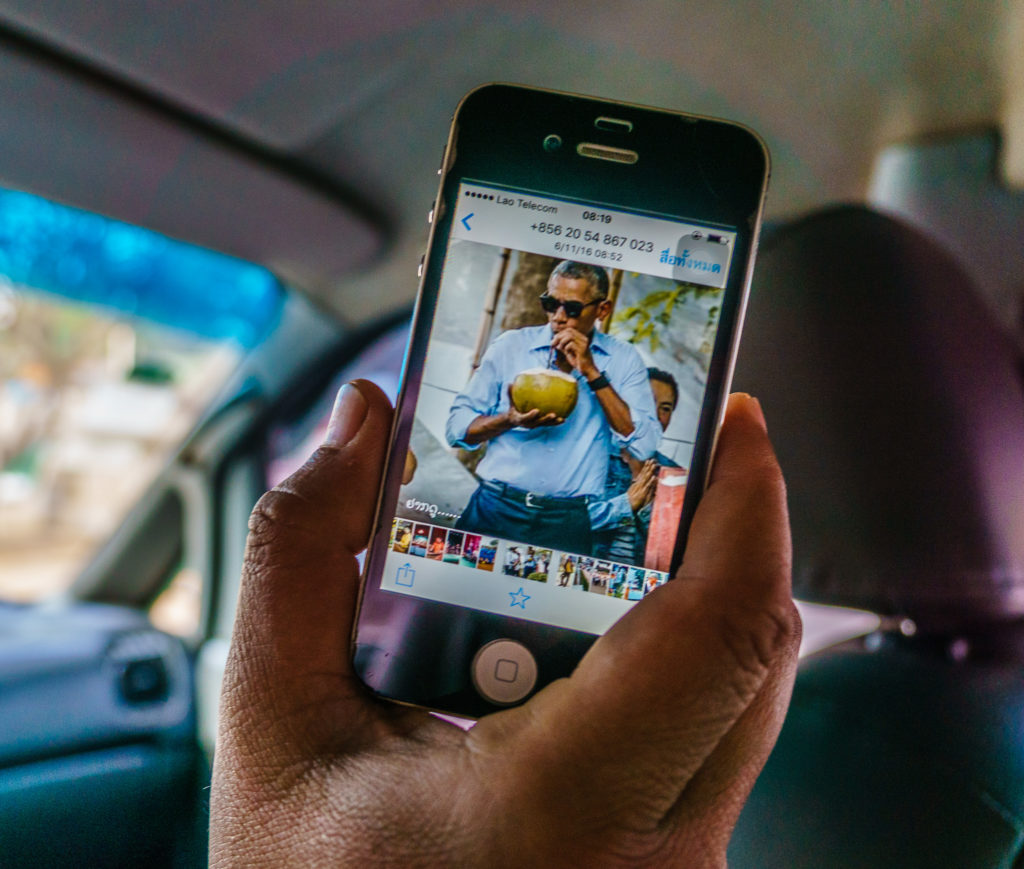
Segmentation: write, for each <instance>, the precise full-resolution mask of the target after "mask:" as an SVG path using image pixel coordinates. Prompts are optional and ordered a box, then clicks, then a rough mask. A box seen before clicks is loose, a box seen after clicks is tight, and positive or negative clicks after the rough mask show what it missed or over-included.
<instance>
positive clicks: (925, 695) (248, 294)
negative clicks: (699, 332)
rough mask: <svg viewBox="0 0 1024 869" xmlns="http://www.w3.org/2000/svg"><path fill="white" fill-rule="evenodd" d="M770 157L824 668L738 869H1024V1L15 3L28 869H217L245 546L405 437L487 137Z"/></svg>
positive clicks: (21, 859)
mask: <svg viewBox="0 0 1024 869" xmlns="http://www.w3.org/2000/svg"><path fill="white" fill-rule="evenodd" d="M490 81H509V82H517V83H522V84H527V85H533V86H537V87H545V88H551V89H556V90H563V91H570V92H578V93H585V94H593V95H597V96H603V97H610V98H613V99H619V100H623V101H628V102H634V103H641V104H646V105H652V106H664V107H668V108H673V109H679V110H685V111H690V112H694V113H697V114H702V115H709V116H715V117H723V118H728V119H731V120H736V121H740V122H742V123H744V124H747V125H749V126H750V127H752V128H754V129H755V130H757V131H758V132H759V133H760V134H761V135H762V136H763V137H764V139H765V141H766V143H767V145H768V148H769V150H770V152H771V155H772V179H771V183H770V188H769V194H768V205H767V211H766V225H765V227H764V231H763V233H762V239H761V246H760V253H759V258H758V262H757V265H756V268H755V273H754V278H753V284H752V290H751V297H750V303H749V308H748V312H747V319H746V325H745V329H744V337H743V340H742V342H741V345H740V353H739V361H738V365H737V370H736V375H735V379H734V388H735V389H738V390H742V391H746V392H750V393H751V394H754V395H756V396H758V397H759V399H760V400H761V402H762V405H763V406H764V409H765V414H766V417H767V421H768V429H769V432H770V433H771V435H772V438H773V441H774V443H775V446H776V449H777V452H778V455H779V459H780V463H781V465H782V468H783V471H784V473H785V475H786V479H787V486H788V499H789V509H790V516H791V522H792V530H793V542H794V577H793V578H794V594H795V596H796V597H797V599H798V605H799V607H800V609H801V613H802V615H803V617H804V623H805V637H804V645H803V647H802V655H803V657H802V662H801V667H800V671H799V673H798V676H797V682H796V688H795V690H794V695H793V701H792V705H791V708H790V712H789V716H788V719H787V722H786V725H785V726H784V728H783V731H782V734H781V736H780V738H779V742H778V745H777V747H776V749H775V751H774V753H773V755H772V756H771V758H770V759H769V762H768V765H767V767H766V768H765V771H764V773H763V774H762V776H761V778H760V779H759V781H758V783H757V785H756V786H755V789H754V791H753V794H752V796H751V798H750V800H749V802H748V804H747V806H746V808H745V810H744V812H743V814H742V816H741V818H740V822H739V825H738V827H737V831H736V834H735V836H734V839H733V841H732V846H731V850H730V854H729V858H730V865H733V866H736V867H747V866H749V867H803V866H807V867H812V866H814V867H820V866H829V867H868V866H871V867H889V866H893V867H918V866H920V867H939V866H949V867H989V866H991V867H1014V866H1022V865H1024V799H1022V796H1021V795H1022V794H1024V713H1022V710H1024V681H1022V679H1021V673H1022V672H1024V243H1022V241H1024V2H1022V0H1005V2H1001V3H993V2H983V0H965V2H958V3H953V2H948V0H940V2H935V3H929V4H923V5H922V6H921V7H920V8H918V7H908V6H905V5H903V4H859V5H851V4H812V3H798V2H785V3H780V4H772V5H770V6H769V5H764V4H754V3H748V2H740V3H736V4H729V5H726V6H717V7H716V6H710V5H706V4H705V5H699V4H692V3H670V2H665V0H651V2H643V3H640V4H629V5H627V4H621V3H612V2H606V0H597V2H594V3H590V4H587V5H585V6H580V5H579V4H570V3H567V2H562V0H554V2H551V0H548V2H545V3H539V2H532V0H525V2H520V3H516V4H498V3H495V2H493V0H449V2H447V3H437V2H433V0H407V2H402V3H396V2H392V0H383V2H380V3H377V4H372V5H364V6H359V7H356V6H354V5H352V4H330V3H309V4H286V3H281V2H275V0H268V2H259V3H244V2H238V0H224V2H220V3H217V4H194V3H180V2H163V3H155V2H147V3H126V2H117V0H96V2H89V3H86V2H78V3H58V2H54V0H32V2H26V0H0V106H2V107H3V110H4V114H3V123H0V866H8V865H9V866H134V865H154V866H162V865H166V866H172V867H191V866H198V865H204V864H205V863H206V839H207V827H208V823H207V822H208V788H209V782H210V764H211V759H212V756H213V752H214V748H215V736H216V722H217V705H218V695H219V687H220V679H221V676H222V674H223V669H224V664H225V660H226V656H227V648H228V643H229V641H230V636H231V630H232V624H233V620H234V613H235V600H236V596H237V590H238V581H239V579H238V578H239V572H240V565H241V560H242V553H243V550H244V545H245V535H246V522H247V518H248V514H249V511H250V510H251V508H252V506H253V504H254V503H255V502H256V500H257V499H258V498H259V496H260V494H262V493H263V492H264V491H266V489H267V488H269V487H272V486H274V485H275V484H276V483H278V482H279V481H280V480H282V479H283V478H284V477H285V476H287V475H288V474H289V473H291V471H292V470H294V469H296V468H297V467H299V466H300V465H301V464H302V462H303V461H304V460H305V458H306V457H307V456H308V454H309V453H310V452H311V450H312V449H313V448H314V447H315V446H316V444H318V443H319V442H320V440H321V438H322V435H323V432H324V427H325V425H326V418H327V415H328V413H329V411H330V408H331V406H332V403H333V399H334V395H335V393H336V391H337V389H338V388H339V386H340V385H341V384H343V383H345V382H347V381H348V380H350V379H352V378H354V377H365V378H368V379H371V380H374V381H375V382H377V383H378V384H380V385H381V386H382V387H383V388H384V390H385V391H386V392H387V393H388V394H389V395H390V396H391V397H392V399H394V397H395V395H396V394H397V391H398V386H399V380H400V377H401V368H402V357H403V352H404V347H405V342H406V338H407V334H408V321H409V317H410V313H411V311H412V305H413V303H414V299H415V294H416V287H417V264H418V262H419V259H420V256H421V254H422V253H423V249H424V245H425V242H426V236H427V228H428V227H427V214H428V211H429V210H430V209H431V201H432V199H433V197H434V195H435V192H436V184H437V173H438V161H439V159H440V157H441V153H442V148H443V146H444V143H445V141H446V135H447V127H448V124H449V123H450V119H451V116H452V113H453V111H454V109H455V106H456V105H457V104H458V101H459V99H460V98H461V97H462V96H463V95H464V94H465V93H466V92H468V91H469V90H470V89H472V88H474V87H476V86H477V85H480V84H482V83H485V82H490Z"/></svg>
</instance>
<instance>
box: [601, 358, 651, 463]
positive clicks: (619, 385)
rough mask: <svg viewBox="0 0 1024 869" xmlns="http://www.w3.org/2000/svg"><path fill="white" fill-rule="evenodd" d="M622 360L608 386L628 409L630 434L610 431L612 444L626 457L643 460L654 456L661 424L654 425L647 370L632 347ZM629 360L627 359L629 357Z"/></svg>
mask: <svg viewBox="0 0 1024 869" xmlns="http://www.w3.org/2000/svg"><path fill="white" fill-rule="evenodd" d="M627 349H628V351H629V353H628V356H627V355H626V354H625V353H624V354H623V356H626V358H624V359H623V360H622V373H621V374H620V375H619V377H618V378H617V380H618V382H616V381H615V380H612V386H613V387H614V388H615V391H616V392H617V393H618V394H619V398H621V399H622V400H623V401H624V402H626V406H627V407H628V408H629V416H630V419H631V420H632V421H633V431H632V432H630V433H629V434H628V435H621V434H619V433H618V432H616V431H613V432H612V443H613V445H614V446H615V447H616V449H621V448H623V447H625V448H626V449H627V450H628V451H629V453H630V455H632V456H634V457H635V458H638V459H640V460H641V461H646V460H647V459H649V458H650V457H651V456H653V455H654V453H655V451H656V450H657V449H658V444H659V443H660V442H661V425H660V424H659V423H658V414H657V409H656V408H655V406H654V394H653V393H652V392H651V384H650V381H649V379H648V377H647V368H646V367H645V366H644V364H643V360H642V359H641V358H640V354H639V353H637V352H636V351H635V350H634V349H633V348H632V347H627ZM630 357H631V358H630Z"/></svg>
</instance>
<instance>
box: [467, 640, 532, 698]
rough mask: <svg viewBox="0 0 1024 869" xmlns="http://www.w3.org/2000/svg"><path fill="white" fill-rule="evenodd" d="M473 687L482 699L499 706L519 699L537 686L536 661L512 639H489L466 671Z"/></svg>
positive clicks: (520, 644) (526, 649)
mask: <svg viewBox="0 0 1024 869" xmlns="http://www.w3.org/2000/svg"><path fill="white" fill-rule="evenodd" d="M470 672H471V673H472V675H473V685H474V687H475V688H476V690H477V691H479V692H480V694H481V695H483V696H484V697H485V698H486V699H488V700H490V701H491V702H492V703H497V704H499V705H501V706H508V705H509V704H511V703H516V702H518V701H520V700H522V699H523V698H524V697H525V696H526V695H527V694H529V693H530V692H531V691H532V690H533V686H534V685H536V684H537V662H536V661H535V660H534V657H533V655H532V654H530V650H529V649H528V648H526V646H524V645H523V644H522V643H517V642H516V641H515V640H493V641H492V642H490V643H488V644H487V645H486V646H483V647H482V648H481V649H480V651H479V652H477V653H476V657H475V658H473V666H472V667H471V668H470Z"/></svg>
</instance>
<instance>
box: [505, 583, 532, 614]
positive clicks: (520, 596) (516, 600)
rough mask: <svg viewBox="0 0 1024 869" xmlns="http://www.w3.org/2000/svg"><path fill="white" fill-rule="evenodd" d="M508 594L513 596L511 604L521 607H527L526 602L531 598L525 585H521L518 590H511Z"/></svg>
mask: <svg viewBox="0 0 1024 869" xmlns="http://www.w3.org/2000/svg"><path fill="white" fill-rule="evenodd" d="M508 596H509V597H510V598H512V603H511V606H517V607H519V608H520V609H526V602H527V601H528V600H529V599H530V596H529V595H528V594H527V593H526V592H525V591H523V587H522V586H519V590H518V591H510V592H509V593H508Z"/></svg>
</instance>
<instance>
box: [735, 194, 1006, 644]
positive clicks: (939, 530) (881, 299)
mask: <svg viewBox="0 0 1024 869" xmlns="http://www.w3.org/2000/svg"><path fill="white" fill-rule="evenodd" d="M1014 354H1015V351H1014V349H1013V348H1012V344H1011V342H1010V340H1009V338H1008V336H1007V335H1006V334H1005V333H1004V332H1003V331H1002V330H1001V329H1000V328H999V326H998V325H997V324H996V323H995V321H994V320H993V319H992V318H991V316H990V315H989V312H988V310H987V309H986V307H985V305H984V303H983V302H982V300H981V297H980V295H979V294H978V293H977V291H976V290H975V287H974V286H973V285H972V283H971V281H970V279H969V278H968V276H967V275H966V273H965V272H964V270H963V269H962V268H961V267H960V266H959V265H958V264H957V262H956V261H954V259H953V257H952V256H951V255H950V254H949V253H948V252H947V251H946V250H945V249H944V248H942V247H941V246H940V245H939V244H938V243H936V242H935V241H933V240H931V239H929V238H928V237H926V236H925V235H924V234H923V233H921V232H920V231H918V230H917V229H915V228H913V227H911V226H909V225H907V224H905V223H902V222H899V221H897V220H894V219H892V218H890V217H887V216H884V215H881V214H878V213H875V212H872V211H870V210H868V209H865V208H861V207H856V206H844V207H838V208H834V209H830V210H828V211H824V212H821V213H817V214H815V215H812V216H810V217H807V218H805V219H803V220H800V221H799V222H796V223H794V224H792V225H790V226H788V227H786V228H783V229H780V230H779V231H777V232H776V233H775V234H774V236H773V237H772V238H771V239H769V240H768V241H766V242H765V243H764V244H763V245H762V250H761V253H760V257H759V261H758V265H757V268H756V271H755V276H754V282H753V289H752V291H751V298H750V304H749V309H748V313H747V320H746V326H745V329H744V336H743V341H742V343H741V346H740V358H739V361H738V364H737V371H736V377H735V381H734V384H735V386H734V388H735V389H737V390H742V391H745V392H750V393H751V394H753V395H756V396H758V397H759V398H760V400H761V403H762V405H763V407H764V409H765V414H766V417H767V420H768V430H769V433H770V434H771V436H772V440H773V441H774V443H775V446H776V450H777V452H778V456H779V460H780V463H781V464H782V468H783V472H784V473H785V475H786V481H787V485H788V491H789V506H790V516H791V521H792V527H793V543H794V594H795V595H796V596H797V597H799V598H802V599H805V600H810V601H816V602H820V603H832V604H841V605H847V606H856V607H863V608H866V609H870V610H873V611H875V612H879V613H882V614H888V615H894V616H908V617H910V618H912V619H914V620H915V621H916V622H917V624H918V625H919V626H925V627H927V626H932V627H933V628H934V629H941V630H945V629H946V628H947V627H951V628H953V629H955V628H956V627H957V626H960V625H964V626H966V625H967V624H968V623H970V622H985V621H988V620H991V619H993V618H998V619H1003V618H1016V617H1020V616H1021V615H1024V387H1022V382H1021V376H1020V368H1019V367H1018V363H1019V360H1018V359H1017V358H1016V357H1015V355H1014Z"/></svg>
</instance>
